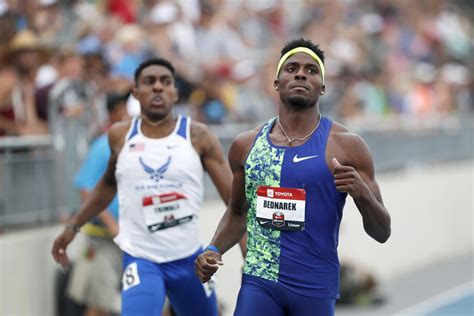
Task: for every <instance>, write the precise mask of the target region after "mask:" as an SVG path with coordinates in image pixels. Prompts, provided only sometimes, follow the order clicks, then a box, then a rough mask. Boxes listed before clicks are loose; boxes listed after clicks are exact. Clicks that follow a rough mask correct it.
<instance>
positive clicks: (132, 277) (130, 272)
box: [122, 262, 140, 291]
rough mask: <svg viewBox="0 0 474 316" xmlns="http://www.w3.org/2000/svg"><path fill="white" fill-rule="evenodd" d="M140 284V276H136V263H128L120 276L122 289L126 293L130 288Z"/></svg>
mask: <svg viewBox="0 0 474 316" xmlns="http://www.w3.org/2000/svg"><path fill="white" fill-rule="evenodd" d="M139 284H140V276H139V275H138V265H137V263H136V262H132V263H130V264H129V265H128V266H127V267H126V268H125V269H124V270H123V274H122V287H123V290H124V291H126V290H128V289H129V288H131V287H134V286H137V285H139Z"/></svg>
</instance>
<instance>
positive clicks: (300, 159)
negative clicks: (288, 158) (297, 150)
mask: <svg viewBox="0 0 474 316" xmlns="http://www.w3.org/2000/svg"><path fill="white" fill-rule="evenodd" d="M318 156H319V155H314V156H306V157H298V154H296V155H295V156H294V157H293V162H295V163H296V162H300V161H303V160H308V159H311V158H316V157H318Z"/></svg>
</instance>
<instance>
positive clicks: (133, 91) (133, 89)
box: [132, 86, 138, 100]
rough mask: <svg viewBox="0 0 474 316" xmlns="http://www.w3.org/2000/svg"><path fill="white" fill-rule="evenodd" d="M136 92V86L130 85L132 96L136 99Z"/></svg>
mask: <svg viewBox="0 0 474 316" xmlns="http://www.w3.org/2000/svg"><path fill="white" fill-rule="evenodd" d="M137 94H138V92H137V86H133V87H132V95H133V97H134V98H135V99H137V100H138V98H137Z"/></svg>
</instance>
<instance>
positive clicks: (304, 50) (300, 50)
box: [276, 47, 324, 83]
mask: <svg viewBox="0 0 474 316" xmlns="http://www.w3.org/2000/svg"><path fill="white" fill-rule="evenodd" d="M296 53H305V54H308V55H309V56H311V57H313V59H314V60H315V61H316V62H317V63H318V66H319V70H321V77H322V78H323V83H324V64H323V62H322V60H321V58H319V56H318V55H316V53H315V52H313V51H312V50H311V49H309V48H306V47H296V48H293V49H292V50H290V51H289V52H287V53H286V54H285V55H283V56H282V57H281V58H280V62H279V63H278V68H277V72H276V77H277V78H278V74H279V73H280V68H281V66H283V63H284V62H285V61H286V60H287V59H288V58H290V56H292V55H294V54H296Z"/></svg>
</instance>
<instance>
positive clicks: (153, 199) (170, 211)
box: [143, 192, 193, 232]
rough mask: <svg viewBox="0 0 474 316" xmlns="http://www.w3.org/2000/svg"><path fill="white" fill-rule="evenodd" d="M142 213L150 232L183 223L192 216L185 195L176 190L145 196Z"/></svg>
mask: <svg viewBox="0 0 474 316" xmlns="http://www.w3.org/2000/svg"><path fill="white" fill-rule="evenodd" d="M143 213H144V216H145V224H146V226H147V228H148V231H150V232H155V231H158V230H161V229H166V228H170V227H173V226H176V225H180V224H184V223H187V222H189V221H190V220H191V219H192V218H193V212H192V208H191V207H190V205H189V202H188V199H187V197H186V196H185V195H183V194H181V193H177V192H173V193H166V194H159V195H152V196H145V197H144V198H143Z"/></svg>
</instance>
